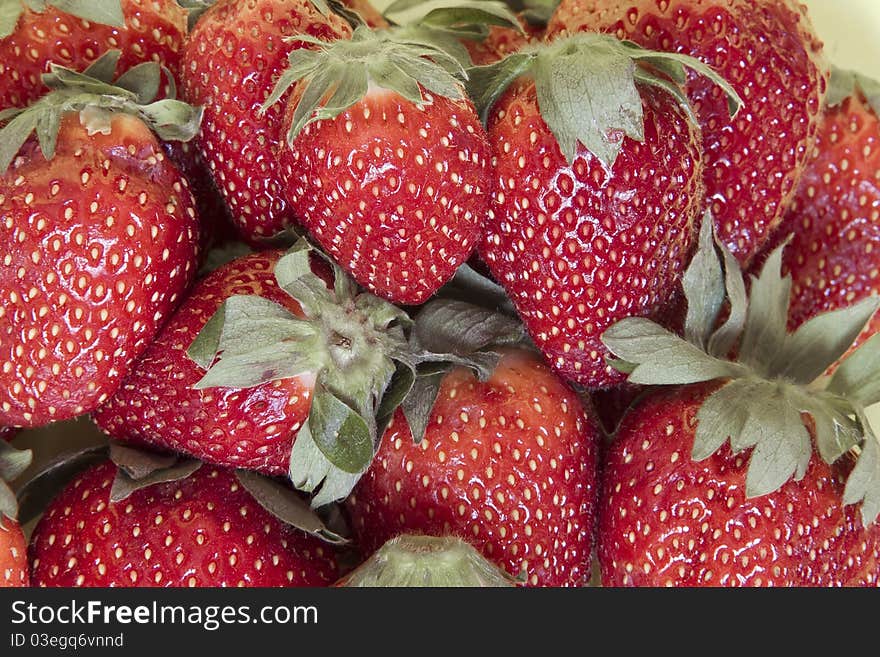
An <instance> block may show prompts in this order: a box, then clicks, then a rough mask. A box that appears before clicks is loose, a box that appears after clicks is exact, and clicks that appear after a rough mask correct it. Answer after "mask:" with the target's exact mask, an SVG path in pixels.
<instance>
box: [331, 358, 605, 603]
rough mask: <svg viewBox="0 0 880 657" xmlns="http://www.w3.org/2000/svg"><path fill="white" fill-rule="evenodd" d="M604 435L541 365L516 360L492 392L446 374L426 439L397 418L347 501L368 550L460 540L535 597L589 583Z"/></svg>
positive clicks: (501, 368) (506, 362)
mask: <svg viewBox="0 0 880 657" xmlns="http://www.w3.org/2000/svg"><path fill="white" fill-rule="evenodd" d="M598 435H599V430H598V428H597V424H596V422H595V420H594V419H593V418H592V416H591V415H590V414H589V412H588V411H587V410H586V409H584V408H583V407H582V406H581V402H580V401H579V400H578V398H577V396H576V395H575V394H574V393H573V392H572V391H571V390H570V389H569V388H568V387H566V386H565V385H564V384H563V383H562V382H561V381H560V380H559V379H558V378H556V377H555V376H554V375H553V374H552V373H551V372H550V370H549V369H548V368H547V367H546V366H545V365H544V364H542V363H541V362H539V361H538V360H537V359H536V358H535V357H533V356H531V355H527V354H526V353H524V352H515V351H513V352H507V353H506V355H505V356H504V357H503V358H502V360H501V361H500V363H499V364H498V366H497V367H496V368H495V370H494V372H493V373H492V375H491V378H489V379H488V380H487V381H486V382H485V383H481V382H479V381H478V380H477V379H476V377H475V376H474V374H473V373H472V372H471V371H470V370H468V369H466V368H457V369H455V370H453V371H452V372H450V373H449V374H447V375H446V376H445V377H444V378H443V380H442V382H441V384H440V388H439V393H438V395H437V397H436V401H435V402H434V404H433V408H432V409H430V416H429V422H428V424H427V430H426V431H425V434H424V439H423V440H422V441H421V442H420V443H418V444H415V443H414V442H413V435H412V432H411V430H410V425H409V424H408V422H407V420H406V419H405V417H404V415H403V413H402V412H401V411H398V412H397V414H396V415H395V416H394V419H393V421H392V423H391V424H390V425H389V427H388V429H387V430H386V432H385V435H384V436H383V438H382V443H381V445H380V448H379V452H378V454H377V456H376V459H375V461H374V463H373V465H372V467H371V468H370V469H369V470H368V471H367V473H366V475H365V476H364V477H363V478H362V479H361V481H360V482H359V483H358V485H357V487H356V489H355V491H354V493H353V494H352V495H351V496H350V497H349V498H348V500H347V501H346V506H347V508H348V510H349V512H350V514H351V518H352V528H353V531H354V533H355V536H356V538H357V541H358V544H359V545H360V547H361V548H362V549H363V550H365V551H367V552H370V551H373V550H375V549H377V548H378V547H379V546H381V545H382V544H383V543H384V542H385V541H386V540H388V539H389V538H392V537H393V536H395V535H397V534H400V533H407V532H409V533H424V534H433V535H447V534H452V535H458V536H460V537H462V538H465V539H466V540H468V541H470V542H471V543H472V544H474V545H475V546H476V547H477V548H478V549H480V551H481V552H482V553H483V554H484V555H485V556H486V557H487V558H489V559H490V560H491V561H493V562H495V563H497V564H498V565H500V566H502V567H503V568H505V569H506V570H507V571H508V572H510V573H511V574H514V575H516V574H519V573H523V574H525V576H526V577H527V583H528V584H530V585H533V586H560V585H583V584H585V583H586V582H587V581H588V580H589V577H590V558H591V557H590V551H591V549H592V544H593V523H594V506H595V494H596V485H597V482H596V450H597V441H598Z"/></svg>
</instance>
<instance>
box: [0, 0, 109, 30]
mask: <svg viewBox="0 0 880 657" xmlns="http://www.w3.org/2000/svg"><path fill="white" fill-rule="evenodd" d="M49 7H55V9H58V10H59V11H63V12H65V13H67V14H70V15H71V16H76V17H77V18H82V19H83V20H86V21H89V22H91V23H101V24H103V25H110V26H111V27H125V16H124V15H123V13H122V2H121V0H0V39H3V38H5V37H8V36H9V35H10V34H12V33H13V32H14V31H15V26H16V25H17V24H18V19H19V17H20V16H21V14H22V12H24V10H25V8H27V9H30V10H31V11H35V12H37V13H41V12H44V11H46V9H48V8H49Z"/></svg>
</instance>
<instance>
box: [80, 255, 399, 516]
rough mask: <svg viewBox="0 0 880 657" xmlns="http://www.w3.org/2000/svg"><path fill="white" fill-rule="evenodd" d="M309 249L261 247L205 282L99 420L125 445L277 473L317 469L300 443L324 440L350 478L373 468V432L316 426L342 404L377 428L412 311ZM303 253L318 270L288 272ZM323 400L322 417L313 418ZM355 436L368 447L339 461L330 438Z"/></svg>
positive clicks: (362, 446) (334, 441) (360, 445)
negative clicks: (362, 287)
mask: <svg viewBox="0 0 880 657" xmlns="http://www.w3.org/2000/svg"><path fill="white" fill-rule="evenodd" d="M308 253H309V251H308V250H299V251H296V252H295V253H291V254H288V255H286V256H284V257H282V254H281V253H280V252H278V251H266V252H260V253H254V254H251V255H248V256H245V257H242V258H239V259H237V260H235V261H233V262H231V263H229V264H227V265H225V266H223V267H221V268H220V269H217V270H216V271H214V272H213V273H211V274H209V275H208V276H207V277H205V278H204V279H202V280H201V281H200V282H199V283H198V284H197V285H196V286H195V287H194V288H193V290H192V293H191V294H190V296H189V297H188V298H187V299H186V300H185V301H184V302H183V304H182V305H181V307H180V308H179V309H178V311H177V312H176V314H175V315H173V316H172V317H171V319H170V320H169V322H168V323H167V324H166V326H165V327H164V328H163V330H162V331H161V333H160V334H159V335H158V336H157V338H156V339H155V340H154V341H153V343H152V344H151V345H150V346H149V347H148V348H147V350H146V351H145V353H144V355H143V356H142V357H141V358H140V360H139V361H138V362H137V363H136V364H135V365H134V366H133V368H132V370H131V373H130V374H129V376H128V377H127V378H126V379H125V380H124V381H123V382H122V384H121V385H120V387H119V389H118V390H117V392H116V394H115V395H113V396H111V397H110V399H108V401H107V402H106V403H105V404H103V405H102V406H101V407H100V408H98V409H97V411H96V412H95V413H94V414H93V417H94V419H95V421H96V423H97V424H98V426H99V427H101V428H102V429H103V430H104V431H105V432H107V433H108V434H110V435H111V436H113V437H115V438H117V439H119V440H121V441H125V442H133V443H147V444H150V445H153V446H155V447H160V448H163V449H168V450H172V451H177V452H183V453H185V454H189V455H192V456H195V457H197V458H199V459H201V460H204V461H207V462H210V463H215V464H218V465H222V466H227V467H234V468H246V469H253V470H258V471H261V472H264V473H267V474H270V475H286V474H288V473H290V472H297V469H296V468H297V467H305V466H307V465H309V462H310V461H309V460H308V459H305V458H304V457H302V456H301V452H300V456H298V457H296V458H292V456H291V454H292V452H291V450H292V445H293V444H294V441H295V440H296V443H297V445H298V447H299V448H300V449H307V448H308V447H309V446H310V445H314V442H313V441H315V440H317V441H318V443H319V444H320V445H323V446H324V449H325V450H328V453H329V457H330V458H331V459H335V460H336V461H337V463H342V465H343V467H344V468H348V470H347V472H348V473H349V474H348V475H347V476H350V475H352V474H353V473H355V472H357V471H358V470H363V469H365V468H366V466H367V464H368V463H369V460H370V458H371V457H372V454H373V441H372V438H371V437H365V436H363V435H361V434H360V433H359V432H358V431H356V429H358V427H357V426H352V425H348V433H346V434H345V435H344V436H343V439H342V440H339V438H338V436H337V433H338V429H339V427H338V426H335V425H333V424H332V423H329V424H327V425H318V424H316V422H318V421H321V420H326V418H327V417H336V415H334V413H336V414H338V413H339V412H340V410H339V405H342V404H345V405H346V406H345V407H346V408H348V409H355V410H356V411H357V412H358V413H359V414H360V415H361V417H363V418H364V419H363V421H364V422H365V424H366V426H364V427H363V429H364V430H366V431H367V432H368V433H369V431H372V432H373V434H375V432H376V429H375V426H376V424H375V423H376V419H375V417H376V414H377V409H376V408H374V407H373V405H378V404H379V402H380V401H381V399H382V396H383V394H384V391H385V389H386V388H387V386H388V383H389V381H390V379H391V377H392V375H393V374H394V370H395V365H394V361H393V359H394V358H397V357H398V354H397V352H398V351H400V352H402V351H403V350H404V349H405V343H404V341H403V335H402V333H401V329H400V327H399V326H398V325H397V324H396V322H398V321H400V320H401V319H403V318H404V316H403V315H402V313H401V311H399V310H397V309H396V308H394V307H392V306H390V305H389V304H387V303H386V302H383V301H381V300H379V299H376V298H375V297H373V296H372V295H369V294H359V293H357V291H356V290H354V289H353V287H349V288H348V291H346V286H349V282H348V281H347V280H346V279H345V277H344V275H343V274H342V272H341V271H339V270H338V268H336V269H334V270H333V272H332V273H331V272H329V271H328V270H327V267H326V263H325V261H324V260H323V259H320V258H318V257H317V256H309V255H308ZM302 258H305V260H304V262H309V263H310V266H311V269H312V271H310V272H309V273H308V275H307V276H305V277H303V276H301V277H300V278H299V279H298V280H291V279H290V278H289V277H287V278H285V277H286V276H288V272H290V271H292V269H293V268H295V267H297V266H299V265H296V264H295V263H297V262H300V259H302ZM307 280H308V281H309V282H307V283H306V282H305V281H307ZM328 284H329V285H331V286H336V287H335V288H334V289H335V292H334V291H333V290H331V289H328V287H327V286H328ZM306 285H307V286H308V287H307V288H304V287H303V286H306ZM297 286H299V287H297ZM336 292H338V294H337V293H336ZM212 318H215V319H212ZM209 322H210V323H209ZM218 322H219V324H218ZM221 327H222V329H221ZM211 335H213V340H214V342H213V343H211V337H210V336H211ZM236 335H238V336H239V337H238V338H236V337H235V336H236ZM197 336H198V340H197V339H196V338H197ZM205 344H207V345H208V346H207V347H206V348H203V347H201V346H200V345H205ZM218 352H219V355H220V359H219V360H216V358H215V356H216V355H217V354H218ZM200 353H201V355H199V354H200ZM206 370H207V372H206ZM314 404H318V406H319V407H320V408H319V410H320V413H319V414H318V415H319V416H320V417H316V418H313V417H312V415H311V409H312V408H313V406H314ZM328 408H329V410H328ZM341 419H344V418H341ZM356 420H357V418H355V419H353V420H351V421H352V422H356ZM370 426H372V427H373V428H372V429H368V427H370ZM304 432H305V434H306V437H305V438H302V439H301V436H303V435H304ZM325 434H332V436H328V435H325ZM349 434H351V436H354V438H352V437H351V436H350V435H349ZM298 436H300V437H298ZM355 438H358V439H362V443H358V444H356V445H355V446H354V447H352V448H351V450H350V451H349V452H348V453H347V455H346V456H345V458H343V457H342V456H340V457H339V458H336V457H334V456H333V449H334V448H331V447H329V445H335V444H337V443H338V444H339V445H342V446H345V445H347V444H348V445H349V446H350V445H351V442H348V443H347V441H353V440H354V439H355ZM325 439H326V440H325ZM340 449H341V448H340ZM319 453H320V452H319ZM322 458H323V457H322ZM355 458H358V459H361V461H359V462H357V463H353V462H352V459H355ZM340 459H341V460H340ZM328 467H329V466H328ZM292 468H293V470H292ZM326 469H327V468H325V470H326ZM321 478H323V477H321ZM321 478H319V479H318V480H317V481H315V482H314V483H315V484H317V482H318V481H320V479H321ZM297 481H299V480H297ZM301 483H304V482H301ZM351 483H352V485H353V481H352V482H351ZM349 489H350V488H349ZM347 492H348V490H344V491H342V492H341V496H344V494H346V493H347ZM327 493H328V494H329V493H330V489H329V488H328V489H327ZM328 501H332V499H330V500H328Z"/></svg>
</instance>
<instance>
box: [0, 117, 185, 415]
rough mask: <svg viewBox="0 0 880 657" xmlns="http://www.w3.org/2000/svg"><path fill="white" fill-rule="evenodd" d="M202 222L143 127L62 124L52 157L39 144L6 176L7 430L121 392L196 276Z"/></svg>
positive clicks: (2, 273)
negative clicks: (92, 128) (96, 128)
mask: <svg viewBox="0 0 880 657" xmlns="http://www.w3.org/2000/svg"><path fill="white" fill-rule="evenodd" d="M198 232H199V231H198V218H197V216H196V212H195V209H194V203H193V199H192V195H191V194H190V192H189V189H188V187H187V184H186V181H185V179H184V178H183V177H182V176H181V174H180V172H179V171H178V169H177V168H176V167H175V166H174V165H173V164H171V162H170V161H169V160H168V158H167V157H166V156H165V155H164V153H163V151H162V148H161V146H160V144H159V143H158V141H157V140H156V138H155V137H154V136H153V134H152V133H151V132H150V130H149V129H148V128H147V127H146V125H144V124H143V123H142V122H141V121H140V120H139V119H136V118H134V117H132V116H127V115H117V116H115V117H114V118H113V119H112V125H111V131H110V134H108V135H102V134H100V133H96V134H95V135H92V136H89V135H87V132H86V129H85V128H83V127H82V126H80V123H79V117H78V116H76V115H68V116H66V117H65V118H64V119H63V121H62V125H61V130H60V132H59V136H58V147H57V151H56V154H55V157H54V158H53V159H52V160H51V161H50V162H46V161H45V159H43V156H42V154H41V153H40V151H39V147H38V146H37V144H36V143H35V141H30V142H28V143H27V144H25V146H24V147H23V149H22V150H21V151H20V153H19V157H18V158H17V160H16V162H15V163H14V164H13V166H12V167H11V168H10V170H9V171H8V172H7V173H6V174H5V175H4V176H2V177H0V239H2V241H3V242H4V243H6V244H14V245H15V248H14V249H13V250H11V251H10V252H9V253H7V254H6V256H5V259H4V260H3V261H2V262H3V266H2V267H0V298H2V299H3V306H2V309H0V362H2V366H0V384H2V385H0V391H2V392H0V425H2V424H9V425H13V426H24V427H28V426H41V425H43V424H47V423H49V422H51V421H55V420H62V419H67V418H71V417H74V416H76V415H80V414H82V413H87V412H89V411H91V410H92V409H93V408H95V406H97V405H98V404H99V403H101V402H103V401H104V400H105V399H106V398H108V397H109V396H110V395H112V394H113V392H114V391H115V389H116V386H118V385H119V382H120V381H121V380H122V377H123V376H124V375H125V374H126V372H127V371H128V368H129V366H130V364H131V362H132V361H133V360H134V359H135V358H137V357H138V356H139V355H140V353H141V352H142V351H143V350H144V349H145V348H146V346H147V345H148V344H149V342H150V341H151V340H152V338H153V337H154V335H155V334H156V331H157V330H158V329H159V327H160V326H161V325H162V323H163V322H164V320H165V319H166V318H167V316H168V315H169V314H170V313H171V311H172V310H173V309H174V307H175V306H176V305H177V303H178V302H179V301H180V299H181V297H182V295H183V292H184V291H185V290H186V289H187V288H188V287H189V284H190V282H191V281H192V279H193V276H194V275H195V265H196V260H197V257H198Z"/></svg>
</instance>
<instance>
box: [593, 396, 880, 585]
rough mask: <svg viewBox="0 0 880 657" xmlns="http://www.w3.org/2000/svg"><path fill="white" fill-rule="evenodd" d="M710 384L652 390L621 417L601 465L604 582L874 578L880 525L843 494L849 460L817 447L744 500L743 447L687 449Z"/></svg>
mask: <svg viewBox="0 0 880 657" xmlns="http://www.w3.org/2000/svg"><path fill="white" fill-rule="evenodd" d="M715 387H716V386H712V385H710V386H707V385H694V386H686V387H683V388H676V389H673V390H671V391H660V392H658V393H654V394H653V395H652V396H650V397H649V398H647V399H645V400H644V401H643V402H642V403H641V404H639V406H638V407H637V408H636V409H635V410H633V411H632V412H630V413H629V414H628V415H627V416H626V417H625V419H624V420H623V424H622V425H621V428H620V430H619V431H618V437H617V440H616V441H615V442H614V443H613V445H612V446H611V448H610V450H609V453H608V457H607V460H606V462H605V469H604V484H603V490H602V504H601V512H600V523H599V537H600V538H599V563H600V566H601V570H602V583H603V584H605V585H607V586H663V585H668V584H675V585H677V586H701V585H702V586H705V585H709V586H832V585H838V586H839V585H843V586H852V585H874V586H876V585H877V583H878V581H880V579H878V578H880V525H878V524H876V523H875V524H874V525H873V526H872V528H871V529H870V530H865V529H864V528H863V527H862V523H861V522H860V520H859V518H858V513H857V511H856V510H855V509H853V508H852V507H844V506H843V504H842V503H841V499H842V495H843V488H844V486H843V479H844V475H845V474H846V472H845V469H843V468H842V467H839V466H829V465H827V464H826V463H824V462H823V461H821V460H820V459H817V458H813V459H811V461H810V466H809V467H808V469H807V471H806V474H805V475H804V477H803V478H802V479H801V480H799V481H788V482H787V483H785V484H783V485H782V487H780V488H779V489H778V490H777V491H775V492H773V493H770V494H768V495H764V496H762V497H757V498H754V499H749V498H748V496H747V494H746V473H747V459H746V456H745V455H743V454H739V455H734V454H732V453H731V451H730V448H729V447H725V448H723V449H722V450H721V451H720V452H718V453H715V454H713V455H712V456H710V457H709V458H708V459H706V460H704V461H699V462H697V461H693V460H691V458H690V456H689V455H690V453H691V450H692V448H693V443H694V434H695V425H696V423H697V413H698V412H699V410H700V408H701V407H702V406H703V404H704V403H705V400H706V398H707V396H708V394H709V393H710V392H712V391H713V388H715Z"/></svg>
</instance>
